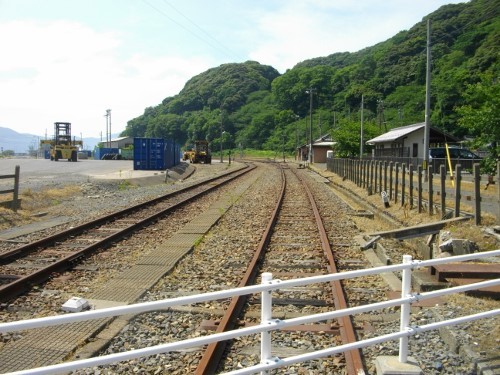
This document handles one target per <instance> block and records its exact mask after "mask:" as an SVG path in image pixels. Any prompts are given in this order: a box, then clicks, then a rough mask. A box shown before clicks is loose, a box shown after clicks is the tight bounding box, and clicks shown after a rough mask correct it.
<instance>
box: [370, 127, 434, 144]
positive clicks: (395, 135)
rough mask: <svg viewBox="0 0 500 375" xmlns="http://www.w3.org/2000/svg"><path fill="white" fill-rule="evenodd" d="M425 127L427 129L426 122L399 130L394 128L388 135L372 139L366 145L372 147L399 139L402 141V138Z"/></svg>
mask: <svg viewBox="0 0 500 375" xmlns="http://www.w3.org/2000/svg"><path fill="white" fill-rule="evenodd" d="M423 127H425V122H421V123H419V124H413V125H407V126H401V127H399V128H394V129H391V130H389V131H388V132H387V133H384V134H382V135H379V136H378V137H375V138H372V139H370V140H368V141H366V144H369V145H372V144H375V143H382V142H392V141H397V140H398V139H400V138H402V137H404V136H406V135H408V134H410V133H413V132H414V131H417V130H419V129H422V128H423Z"/></svg>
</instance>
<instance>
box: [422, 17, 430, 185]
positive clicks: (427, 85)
mask: <svg viewBox="0 0 500 375" xmlns="http://www.w3.org/2000/svg"><path fill="white" fill-rule="evenodd" d="M430 112H431V19H430V18H429V19H427V68H426V74H425V128H424V163H423V170H424V178H425V181H427V179H428V170H429V138H430V132H431V120H430Z"/></svg>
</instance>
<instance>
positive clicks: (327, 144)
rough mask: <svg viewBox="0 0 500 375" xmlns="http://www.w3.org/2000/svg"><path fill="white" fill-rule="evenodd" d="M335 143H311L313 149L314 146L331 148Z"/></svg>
mask: <svg viewBox="0 0 500 375" xmlns="http://www.w3.org/2000/svg"><path fill="white" fill-rule="evenodd" d="M336 144H337V142H328V141H325V142H315V143H313V147H314V146H333V145H336Z"/></svg>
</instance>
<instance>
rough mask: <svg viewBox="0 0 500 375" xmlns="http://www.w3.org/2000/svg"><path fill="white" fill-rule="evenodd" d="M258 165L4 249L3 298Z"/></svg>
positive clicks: (1, 264)
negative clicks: (16, 246) (13, 247)
mask: <svg viewBox="0 0 500 375" xmlns="http://www.w3.org/2000/svg"><path fill="white" fill-rule="evenodd" d="M253 168H254V167H245V168H242V169H238V170H233V171H230V172H228V173H224V174H222V175H219V176H216V177H213V178H210V179H208V180H204V181H201V182H198V183H196V184H193V185H190V186H187V187H184V188H182V189H179V190H176V191H174V192H172V193H169V194H166V195H163V196H160V197H158V198H155V199H153V200H149V201H147V202H143V203H140V204H136V205H134V206H131V207H128V208H126V209H123V210H120V211H117V212H113V213H111V214H107V215H105V216H103V217H100V218H98V219H95V220H91V221H88V222H86V223H84V224H81V225H78V226H75V227H71V228H69V229H67V230H63V231H61V232H59V233H56V234H53V235H50V236H48V237H45V238H42V239H39V240H37V241H34V242H31V243H28V244H26V245H23V246H20V247H18V248H15V249H12V250H9V251H6V252H4V253H1V254H0V301H8V300H10V299H12V298H14V297H15V296H17V295H19V294H22V293H24V292H26V291H28V290H30V289H31V288H32V287H33V286H34V285H38V284H40V283H42V282H44V281H46V280H47V279H49V278H50V277H52V276H53V275H54V274H55V273H60V272H63V271H65V270H67V269H70V268H73V267H75V266H76V265H77V264H78V263H79V262H81V261H82V260H83V259H85V258H86V257H88V256H90V255H91V254H93V253H95V252H97V251H99V250H102V249H105V248H108V247H109V246H110V245H111V244H112V243H114V242H116V241H119V240H121V239H123V238H126V237H128V236H130V235H131V234H132V233H133V232H134V231H137V230H140V229H141V228H144V227H146V226H147V225H149V224H150V223H153V222H155V221H157V220H159V219H160V218H162V217H165V216H166V215H168V214H169V213H170V212H172V211H173V210H176V209H178V208H180V207H182V206H183V205H186V204H187V203H189V202H191V201H193V200H195V199H198V198H200V197H201V196H203V195H205V194H207V193H208V192H210V191H213V190H214V189H216V188H218V187H220V186H222V185H224V184H226V183H228V182H230V181H232V180H234V179H236V178H238V177H240V176H241V175H242V174H245V173H247V172H249V171H250V170H252V169H253Z"/></svg>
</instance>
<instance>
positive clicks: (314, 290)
mask: <svg viewBox="0 0 500 375" xmlns="http://www.w3.org/2000/svg"><path fill="white" fill-rule="evenodd" d="M336 271H337V269H336V265H335V259H334V255H333V253H332V249H331V247H330V243H329V240H328V236H327V234H326V230H325V228H324V225H323V222H322V218H321V215H320V213H319V209H318V207H317V205H316V203H315V200H314V197H313V193H312V192H311V190H310V189H309V187H308V186H307V184H306V183H305V182H304V181H302V180H301V179H300V177H299V176H298V175H297V173H296V172H293V171H292V170H291V169H289V168H283V169H282V188H281V192H280V196H279V197H278V199H277V204H276V207H275V209H274V211H273V215H272V216H271V218H270V220H269V223H268V225H267V228H266V231H265V232H264V234H263V235H262V238H261V241H260V244H259V246H258V248H257V249H256V251H255V253H254V255H253V257H252V260H251V261H250V263H249V265H248V268H247V269H246V271H245V273H244V277H243V278H242V280H241V282H240V284H239V286H240V287H242V286H247V285H252V284H255V283H256V282H257V280H258V279H259V278H260V273H262V272H271V273H272V274H273V277H275V278H278V279H282V280H284V279H292V278H297V277H305V276H312V275H320V274H326V273H332V272H336ZM273 304H276V305H279V306H280V307H279V308H278V310H279V314H281V315H282V317H283V316H290V315H291V314H297V313H298V312H300V311H308V312H309V313H310V312H312V311H315V312H317V313H319V312H324V311H327V310H330V309H332V308H334V307H335V308H336V309H343V308H345V307H346V299H345V297H344V292H343V289H342V286H341V284H340V283H339V282H335V283H332V285H331V290H325V288H324V286H321V285H318V286H312V287H309V288H307V289H304V290H298V291H297V290H296V289H293V290H280V292H279V295H278V296H276V297H275V298H273ZM243 310H245V312H248V313H249V315H250V316H252V317H255V316H256V315H258V313H259V311H260V300H259V299H256V298H251V299H250V300H249V301H247V298H246V297H245V296H240V297H235V298H233V299H232V300H231V301H230V303H229V306H228V308H227V310H226V313H225V314H224V316H223V317H222V319H220V321H217V322H211V323H210V322H205V324H207V325H213V326H214V327H217V329H216V331H217V332H223V331H227V330H231V329H234V328H235V326H236V325H240V326H241V325H244V324H242V323H239V322H248V321H252V320H253V318H248V317H246V316H245V315H244V314H243V315H242V312H243ZM298 332H300V333H298ZM291 333H292V334H293V338H294V340H299V341H301V340H310V339H311V337H313V336H314V335H325V334H326V335H332V341H337V342H339V343H348V342H355V341H356V336H355V333H354V328H353V324H352V322H351V321H350V318H343V319H341V320H339V321H338V322H327V323H322V324H312V325H308V326H305V327H294V328H291V329H289V330H286V331H280V332H274V333H273V338H274V340H276V341H278V342H286V341H287V339H286V338H284V337H282V336H286V335H288V336H290V334H291ZM255 339H257V338H255ZM254 342H258V340H255V341H254ZM247 344H248V343H247ZM225 346H226V343H225V342H219V343H215V344H211V345H209V346H208V347H207V349H206V350H205V352H204V354H203V357H202V358H201V360H200V362H199V364H198V368H197V369H196V372H195V373H196V374H212V373H215V372H216V371H217V370H219V371H229V370H232V369H234V368H232V364H234V363H235V361H234V360H233V359H231V358H229V360H228V358H225V360H224V361H223V354H224V351H225ZM237 346H238V344H236V347H233V351H238V352H241V348H237ZM252 346H253V348H252V350H251V351H250V353H249V354H252V353H254V352H257V351H258V347H255V345H252ZM246 350H248V348H246ZM289 350H290V349H289V348H287V349H286V350H285V352H283V353H281V354H284V355H286V354H287V353H288V354H289ZM295 352H296V351H295ZM221 361H223V363H221ZM331 362H332V363H331V365H332V368H331V369H332V371H333V369H335V371H338V370H339V368H344V369H345V371H347V373H348V374H360V373H363V364H362V359H361V354H360V352H359V351H356V350H353V351H350V352H347V353H345V356H344V358H342V359H339V358H334V359H331ZM228 363H229V365H227V364H228ZM315 366H317V365H315Z"/></svg>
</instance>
